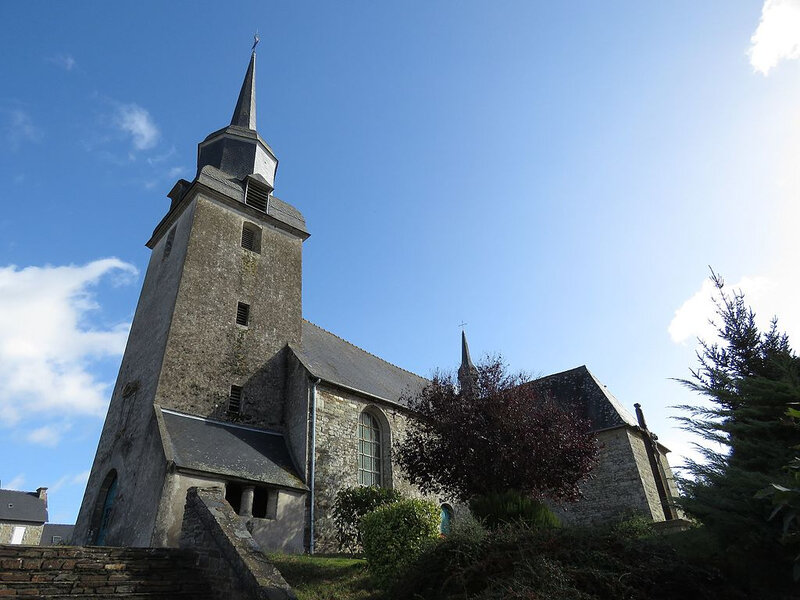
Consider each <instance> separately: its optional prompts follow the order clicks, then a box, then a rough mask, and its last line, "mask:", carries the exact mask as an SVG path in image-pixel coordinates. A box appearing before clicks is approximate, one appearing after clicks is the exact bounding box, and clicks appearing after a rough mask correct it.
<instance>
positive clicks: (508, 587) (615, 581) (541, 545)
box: [389, 525, 794, 600]
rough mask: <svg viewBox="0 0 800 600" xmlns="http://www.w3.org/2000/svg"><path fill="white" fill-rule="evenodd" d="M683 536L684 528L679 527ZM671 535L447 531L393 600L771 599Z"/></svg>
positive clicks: (521, 528) (516, 528) (604, 530)
mask: <svg viewBox="0 0 800 600" xmlns="http://www.w3.org/2000/svg"><path fill="white" fill-rule="evenodd" d="M674 535H675V534H674ZM677 535H681V534H677ZM673 539H674V538H673V536H655V537H652V538H634V539H623V538H621V537H620V536H618V535H617V534H615V533H613V531H612V528H611V527H600V528H595V529H583V528H580V529H579V528H570V527H564V528H557V529H552V528H551V529H531V528H529V527H527V526H525V525H507V526H500V527H498V528H496V529H492V530H489V531H488V532H486V534H485V537H484V539H483V541H481V542H480V543H478V544H477V545H476V544H475V540H474V539H473V540H469V539H463V538H459V537H457V536H448V537H446V538H445V539H444V540H442V541H441V542H440V543H438V544H435V545H434V546H433V547H431V548H430V549H428V550H427V551H426V552H425V553H424V554H422V555H421V556H420V557H419V559H418V560H417V561H416V562H415V563H414V564H412V565H410V566H409V567H408V568H407V569H406V570H405V571H404V573H403V578H402V580H401V581H398V582H397V583H396V584H395V586H394V587H393V588H392V589H391V593H390V594H389V597H391V598H392V599H393V600H501V599H502V600H517V599H519V600H534V599H544V598H547V600H623V599H624V600H676V599H678V598H691V599H692V600H754V599H758V600H766V599H767V598H770V599H774V598H787V599H788V598H793V597H794V596H789V595H780V594H774V593H773V590H772V589H770V588H766V589H763V590H760V591H759V590H752V589H751V590H748V591H743V590H740V589H737V585H736V584H735V583H732V581H731V577H730V573H722V572H721V571H720V569H719V568H718V566H717V564H716V563H714V562H712V561H709V560H708V559H707V558H706V557H692V558H688V557H686V556H683V555H682V554H681V553H679V552H678V551H677V550H676V549H675V548H674V547H673V546H672V540H673Z"/></svg>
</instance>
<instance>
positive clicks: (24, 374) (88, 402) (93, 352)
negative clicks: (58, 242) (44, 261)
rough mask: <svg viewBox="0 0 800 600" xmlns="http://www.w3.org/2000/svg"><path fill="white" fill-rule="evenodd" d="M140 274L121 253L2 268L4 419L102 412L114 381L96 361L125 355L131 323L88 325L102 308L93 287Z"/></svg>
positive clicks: (0, 394) (0, 389) (0, 412)
mask: <svg viewBox="0 0 800 600" xmlns="http://www.w3.org/2000/svg"><path fill="white" fill-rule="evenodd" d="M136 272H137V271H136V268H135V267H134V266H133V265H130V264H128V263H125V262H122V261H121V260H118V259H116V258H106V259H102V260H96V261H93V262H91V263H89V264H86V265H83V266H74V265H71V266H66V267H52V266H45V267H26V268H24V269H17V267H15V266H9V267H3V268H0V423H5V424H13V423H17V422H19V421H20V420H22V419H23V418H26V417H31V416H34V415H39V416H41V417H46V418H49V419H52V418H53V417H56V418H63V417H65V416H67V415H79V414H83V415H97V416H100V415H102V413H103V410H104V407H105V405H106V399H107V397H108V389H107V388H108V384H107V383H106V382H102V381H98V380H97V379H96V376H95V375H94V374H93V372H92V370H91V367H92V361H93V360H95V359H98V358H104V357H109V356H119V355H120V354H121V353H122V351H123V349H124V347H125V341H126V338H127V335H128V329H129V327H130V325H129V324H128V323H119V324H116V325H114V326H111V327H106V328H96V327H92V326H90V325H87V318H88V317H89V316H90V312H91V311H92V310H93V309H96V308H98V305H97V303H96V301H95V298H94V295H93V294H92V291H91V287H92V286H93V285H96V284H97V283H98V282H99V281H100V280H101V279H102V278H104V277H109V276H111V277H114V276H116V277H117V278H120V279H121V280H127V281H130V280H131V278H132V276H133V275H135V274H136ZM45 425H49V423H48V424H45ZM61 427H62V428H63V425H62V426H61ZM61 431H63V429H61ZM48 432H49V433H52V431H49V430H48V429H47V428H46V427H45V426H41V427H40V429H38V430H36V431H34V432H32V433H31V434H30V436H29V438H28V439H29V440H30V441H33V442H39V443H41V442H42V441H44V440H45V439H46V435H47V433H48Z"/></svg>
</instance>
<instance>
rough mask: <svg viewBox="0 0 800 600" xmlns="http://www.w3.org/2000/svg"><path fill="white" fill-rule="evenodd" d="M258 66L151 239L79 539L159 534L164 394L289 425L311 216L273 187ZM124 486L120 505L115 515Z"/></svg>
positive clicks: (190, 408)
mask: <svg viewBox="0 0 800 600" xmlns="http://www.w3.org/2000/svg"><path fill="white" fill-rule="evenodd" d="M255 70H256V54H255V52H253V53H252V55H251V57H250V63H249V65H248V67H247V73H246V75H245V78H244V82H243V83H242V88H241V91H240V93H239V98H238V101H237V103H236V108H235V109H234V113H233V118H232V119H231V122H230V125H228V126H227V127H225V128H223V129H220V130H218V131H215V132H214V133H212V134H210V135H209V136H208V137H206V139H205V140H203V141H202V142H201V143H200V144H199V146H198V152H197V174H196V176H195V178H194V180H193V181H191V182H190V181H186V180H180V181H178V182H177V183H176V184H175V186H174V187H173V188H172V190H171V191H170V192H169V194H168V197H169V198H170V200H171V203H170V207H169V211H168V212H167V214H166V215H165V216H164V218H163V219H162V220H161V222H160V223H159V224H158V225H157V226H156V228H155V230H154V232H153V235H152V237H151V238H150V239H149V240H148V242H147V247H148V248H150V249H151V251H152V252H151V255H150V262H149V264H148V267H147V272H146V275H145V279H144V284H143V287H142V292H141V295H140V297H139V303H138V305H137V307H136V313H135V316H134V320H133V324H132V326H131V331H130V335H129V338H128V343H127V347H126V349H125V353H124V356H123V359H122V365H121V367H120V371H119V375H118V377H117V382H116V385H115V388H114V392H113V395H112V399H111V404H110V406H109V410H108V415H107V417H106V421H105V424H104V427H103V432H102V435H101V439H100V443H99V445H98V449H97V454H96V456H95V460H94V464H93V466H92V471H91V475H90V478H89V482H88V484H87V489H86V493H85V496H84V499H83V504H82V506H81V511H80V515H79V517H78V523H77V526H76V542H78V543H93V542H94V541H95V539H93V538H95V537H96V536H97V535H98V530H99V529H101V528H107V531H105V530H104V531H103V535H104V536H105V538H104V539H105V540H106V543H109V544H112V545H116V544H119V545H149V544H150V538H151V536H152V535H153V534H152V532H153V528H154V520H155V514H154V511H155V507H156V506H157V504H158V499H159V498H160V494H161V486H162V485H163V481H164V480H163V476H162V475H163V474H161V473H160V472H159V471H158V469H156V468H155V467H153V466H152V465H154V464H161V463H163V462H164V461H163V458H161V456H160V453H162V450H161V446H160V442H159V440H160V438H159V437H158V436H159V433H158V427H159V424H158V420H157V419H156V418H155V417H154V412H155V411H154V405H158V406H160V407H162V408H165V409H173V410H176V411H180V412H182V413H188V414H191V415H196V416H199V417H205V418H212V419H215V420H218V421H226V422H233V423H239V424H244V425H249V426H254V427H260V428H268V429H273V430H280V429H281V427H282V423H283V404H284V403H283V397H284V387H285V377H286V366H285V364H286V352H287V344H289V343H292V344H299V342H300V335H301V327H302V297H301V296H302V294H301V273H302V243H303V241H304V240H305V239H306V238H307V237H308V235H309V234H308V232H307V231H306V228H305V221H304V219H303V216H302V214H301V213H300V212H299V211H298V210H296V209H295V208H293V207H292V206H290V205H288V204H287V203H285V202H283V201H281V200H279V199H278V198H276V197H275V196H274V195H273V190H274V185H275V172H276V170H277V166H278V159H277V158H276V156H275V153H274V152H273V151H272V149H271V148H270V147H269V145H268V144H267V143H266V142H265V141H264V139H263V138H262V137H261V136H260V135H259V134H258V132H257V130H256V104H255V90H256V86H255ZM166 468H169V466H168V465H167V467H166ZM162 470H163V468H162ZM112 484H113V495H114V513H113V518H112V519H111V521H110V523H105V521H104V517H103V512H104V510H106V509H104V508H103V507H102V505H103V503H104V502H105V501H106V500H107V496H109V495H111V494H109V489H111V487H112ZM104 498H105V500H104ZM107 520H108V519H106V521H107ZM104 523H105V524H104ZM106 526H107V527H106Z"/></svg>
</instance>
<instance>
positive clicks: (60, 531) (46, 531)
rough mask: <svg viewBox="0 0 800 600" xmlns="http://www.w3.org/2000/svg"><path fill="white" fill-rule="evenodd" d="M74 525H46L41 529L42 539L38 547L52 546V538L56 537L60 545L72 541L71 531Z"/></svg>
mask: <svg viewBox="0 0 800 600" xmlns="http://www.w3.org/2000/svg"><path fill="white" fill-rule="evenodd" d="M73 529H75V525H62V524H59V523H46V524H45V526H44V527H43V528H42V539H41V541H40V542H39V545H40V546H50V545H52V544H53V536H54V535H57V536H58V537H60V538H61V543H62V544H68V543H69V542H70V541H71V540H72V530H73Z"/></svg>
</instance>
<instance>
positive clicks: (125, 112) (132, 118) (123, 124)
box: [115, 104, 161, 150]
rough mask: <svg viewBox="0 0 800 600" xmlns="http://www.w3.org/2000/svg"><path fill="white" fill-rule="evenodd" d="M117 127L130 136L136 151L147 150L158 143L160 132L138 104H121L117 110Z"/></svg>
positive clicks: (148, 114)
mask: <svg viewBox="0 0 800 600" xmlns="http://www.w3.org/2000/svg"><path fill="white" fill-rule="evenodd" d="M115 122H116V125H117V127H119V128H120V129H121V130H122V131H124V132H125V133H127V134H130V136H131V141H132V143H133V147H134V148H135V149H136V150H149V149H150V148H152V147H153V146H155V145H156V143H158V138H159V137H160V136H161V132H160V131H159V130H158V127H157V126H156V124H155V123H154V122H153V119H152V117H150V113H149V112H147V110H145V109H144V108H142V107H141V106H139V105H138V104H122V105H121V106H119V107H118V108H117V113H116V118H115Z"/></svg>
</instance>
